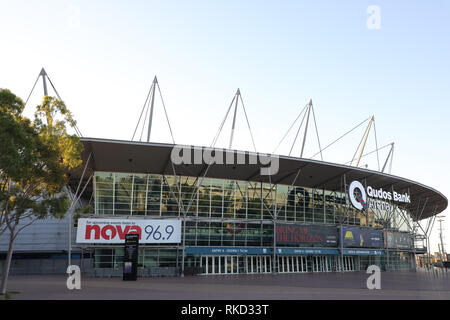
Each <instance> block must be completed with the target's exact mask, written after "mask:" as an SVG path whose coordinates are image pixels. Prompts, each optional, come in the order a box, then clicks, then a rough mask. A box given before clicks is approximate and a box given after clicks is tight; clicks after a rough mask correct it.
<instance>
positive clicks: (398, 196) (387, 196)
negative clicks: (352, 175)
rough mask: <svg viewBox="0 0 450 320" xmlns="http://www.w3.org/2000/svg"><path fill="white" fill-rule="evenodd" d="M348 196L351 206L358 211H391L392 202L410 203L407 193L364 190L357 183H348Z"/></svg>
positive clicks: (369, 187)
mask: <svg viewBox="0 0 450 320" xmlns="http://www.w3.org/2000/svg"><path fill="white" fill-rule="evenodd" d="M348 195H349V199H350V202H351V204H352V205H353V207H355V208H356V209H358V210H366V209H367V208H370V209H379V210H387V211H391V210H393V206H392V202H397V203H411V198H410V195H409V194H408V193H398V192H396V191H394V190H392V192H391V191H386V190H383V188H378V189H376V188H374V187H372V186H367V187H366V188H364V186H363V185H362V183H361V182H359V181H353V182H352V183H350V186H349V189H348Z"/></svg>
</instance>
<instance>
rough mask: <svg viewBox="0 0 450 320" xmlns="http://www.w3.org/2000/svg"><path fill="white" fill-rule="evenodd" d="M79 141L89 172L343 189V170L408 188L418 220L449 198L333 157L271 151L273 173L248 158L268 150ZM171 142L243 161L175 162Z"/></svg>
mask: <svg viewBox="0 0 450 320" xmlns="http://www.w3.org/2000/svg"><path fill="white" fill-rule="evenodd" d="M81 141H82V143H83V144H84V146H85V148H84V151H83V154H82V159H83V166H84V165H85V163H86V161H87V159H88V157H89V154H90V153H91V158H90V161H89V164H88V169H89V171H91V172H93V171H111V172H130V173H154V174H167V175H173V174H174V173H176V174H177V175H183V176H193V177H196V176H203V175H204V174H205V173H206V177H211V178H221V179H233V180H244V181H258V182H267V183H275V184H284V185H294V186H301V187H308V188H324V189H325V190H330V191H340V190H341V189H342V185H343V181H342V180H343V176H344V175H345V178H346V183H347V184H349V183H350V182H351V181H353V180H358V181H360V182H364V183H366V184H367V185H370V186H372V187H374V188H375V189H379V188H383V189H384V190H387V191H391V190H395V191H396V192H399V193H405V192H407V193H409V195H410V198H411V203H410V204H408V205H406V206H403V207H404V208H405V209H408V210H409V211H410V212H411V215H412V217H413V218H414V220H422V219H426V218H429V217H431V216H433V215H436V214H439V213H440V212H442V211H444V210H445V209H446V208H447V206H448V199H447V198H446V197H445V196H444V195H443V194H442V193H441V192H439V191H437V190H435V189H433V188H431V187H429V186H426V185H424V184H421V183H419V182H416V181H413V180H410V179H406V178H402V177H398V176H394V175H391V174H387V173H382V172H378V171H374V170H370V169H364V168H357V167H351V166H347V165H342V164H337V163H331V162H325V161H319V160H313V159H304V158H295V157H289V156H283V155H270V156H271V157H273V160H274V161H275V159H278V164H279V170H278V172H277V173H276V174H273V175H262V174H261V168H264V167H267V166H268V164H267V162H265V164H263V163H260V162H259V161H258V162H257V163H254V162H253V164H249V162H250V161H249V159H250V158H249V157H250V156H253V157H254V156H256V157H259V156H267V155H268V154H265V153H255V152H249V151H239V150H229V149H223V148H209V147H201V146H190V145H173V144H165V143H147V142H136V141H125V140H111V139H101V138H81ZM175 146H176V147H180V148H183V147H186V148H192V149H194V150H212V149H214V150H218V151H222V152H223V156H224V159H225V158H226V157H228V156H229V157H233V159H236V158H235V157H236V154H240V155H243V154H244V155H245V156H246V158H245V159H246V161H245V164H226V162H225V161H224V163H225V164H212V165H211V166H209V168H208V165H207V164H205V163H199V164H179V165H176V164H174V163H172V161H171V153H172V149H173V148H174V147H175ZM254 158H255V157H254ZM191 159H192V158H191ZM226 159H228V158H226ZM266 160H267V159H266ZM192 162H194V161H192ZM173 170H175V172H174V171H173ZM81 172H82V168H81V169H78V170H77V171H75V172H73V173H72V174H73V175H74V177H80V176H81ZM387 188H388V189H387Z"/></svg>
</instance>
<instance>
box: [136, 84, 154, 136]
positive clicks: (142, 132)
mask: <svg viewBox="0 0 450 320" xmlns="http://www.w3.org/2000/svg"><path fill="white" fill-rule="evenodd" d="M153 90H155V88H154V85H152V87H151V88H150V93H149V94H152V92H153ZM149 109H150V100H149V101H148V102H147V107H146V109H145V116H144V122H143V123H142V129H141V135H140V136H139V142H141V141H142V135H143V134H144V129H145V123H146V122H147V114H148V111H149ZM149 121H150V120H149Z"/></svg>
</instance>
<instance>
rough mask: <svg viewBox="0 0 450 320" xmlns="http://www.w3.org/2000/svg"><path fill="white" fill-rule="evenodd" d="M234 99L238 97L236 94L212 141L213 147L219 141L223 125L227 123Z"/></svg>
mask: <svg viewBox="0 0 450 320" xmlns="http://www.w3.org/2000/svg"><path fill="white" fill-rule="evenodd" d="M234 99H236V95H234V96H233V99H232V100H231V103H230V106H229V107H228V110H227V113H226V114H225V118H223V121H222V123H221V124H220V126H219V130H218V131H217V133H216V135H215V136H214V139H213V141H212V143H211V148H214V146H215V145H216V143H217V140H218V139H219V136H220V133H221V132H222V128H223V125H224V124H225V121H226V120H227V118H228V114H229V113H230V110H231V107H232V106H233V102H234Z"/></svg>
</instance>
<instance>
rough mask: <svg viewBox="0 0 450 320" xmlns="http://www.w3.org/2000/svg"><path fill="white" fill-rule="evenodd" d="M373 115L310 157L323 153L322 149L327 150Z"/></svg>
mask: <svg viewBox="0 0 450 320" xmlns="http://www.w3.org/2000/svg"><path fill="white" fill-rule="evenodd" d="M370 118H371V117H369V118H367V119H366V120H364V121H363V122H361V123H360V124H358V125H357V126H356V127H354V128H353V129H351V130H350V131H347V132H346V133H344V134H343V135H342V136H340V137H339V138H337V139H336V140H334V141H333V142H332V143H330V144H329V145H327V146H326V147H325V148H323V149H322V150H320V151H319V152H317V153H316V154H315V155H313V156H312V157H311V158H310V159H312V158H314V157H315V156H317V155H318V154H319V153H321V152H322V151H325V150H326V149H327V148H328V147H330V146H331V145H333V144H335V143H336V142H338V141H339V140H341V139H342V138H343V137H345V136H346V135H347V134H349V133H351V132H352V131H354V130H355V129H356V128H358V127H359V126H361V125H362V124H363V123H364V122H366V121H367V120H369V119H370Z"/></svg>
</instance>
